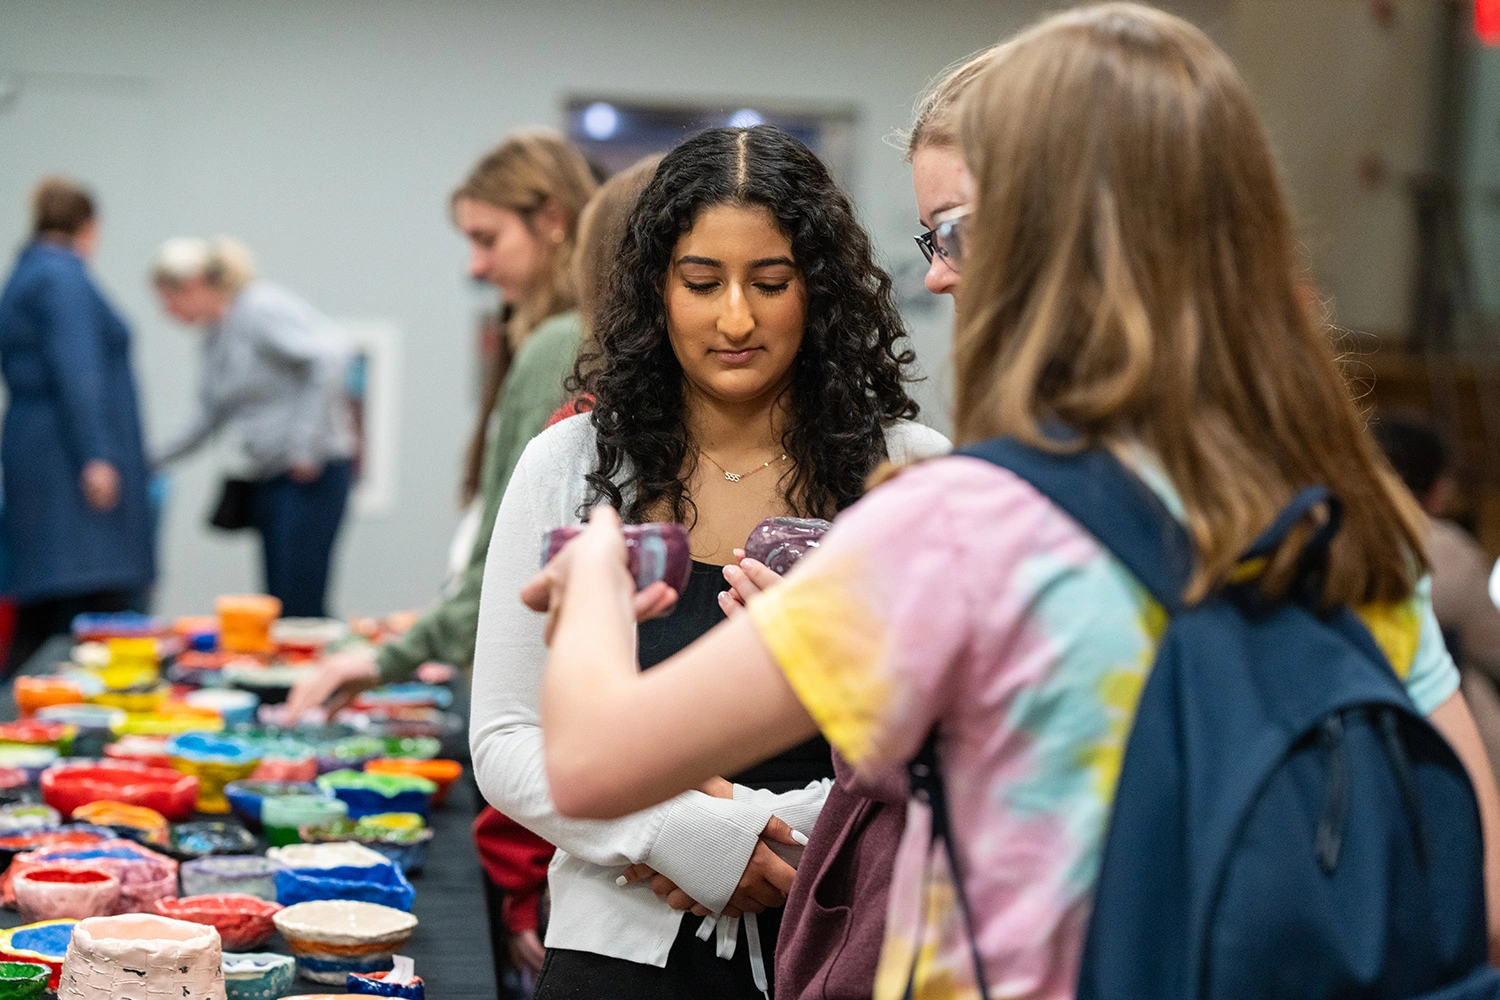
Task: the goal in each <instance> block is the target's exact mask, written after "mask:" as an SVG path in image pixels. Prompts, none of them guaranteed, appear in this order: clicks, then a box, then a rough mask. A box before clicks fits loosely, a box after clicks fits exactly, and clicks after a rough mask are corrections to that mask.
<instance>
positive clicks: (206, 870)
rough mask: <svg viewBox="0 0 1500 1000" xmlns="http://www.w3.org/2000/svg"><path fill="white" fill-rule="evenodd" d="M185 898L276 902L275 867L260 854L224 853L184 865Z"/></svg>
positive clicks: (183, 885)
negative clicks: (221, 897)
mask: <svg viewBox="0 0 1500 1000" xmlns="http://www.w3.org/2000/svg"><path fill="white" fill-rule="evenodd" d="M181 874H182V892H183V894H184V895H186V896H208V895H219V894H224V893H237V894H243V895H247V896H255V897H257V898H259V899H264V900H269V901H270V902H273V903H274V902H275V901H276V864H275V862H273V861H271V860H269V859H267V858H263V857H261V856H260V855H258V854H222V855H213V856H210V857H206V858H198V859H196V860H193V861H184V862H183V863H182V869H181Z"/></svg>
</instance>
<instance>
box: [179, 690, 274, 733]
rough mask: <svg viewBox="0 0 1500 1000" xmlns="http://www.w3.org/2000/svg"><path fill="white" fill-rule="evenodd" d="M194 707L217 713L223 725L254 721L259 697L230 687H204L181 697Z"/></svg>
mask: <svg viewBox="0 0 1500 1000" xmlns="http://www.w3.org/2000/svg"><path fill="white" fill-rule="evenodd" d="M182 700H183V701H185V702H186V703H187V704H189V705H192V706H193V707H194V708H206V709H209V710H211V711H214V712H218V713H219V718H221V719H223V720H224V725H225V726H235V725H239V724H241V723H248V722H254V721H255V710H256V709H257V708H259V707H260V698H259V697H258V696H256V695H254V694H252V693H251V692H249V691H239V690H235V689H232V688H204V689H203V690H201V691H194V692H193V693H192V694H189V695H188V696H187V697H185V698H183V699H182Z"/></svg>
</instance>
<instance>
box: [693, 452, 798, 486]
mask: <svg viewBox="0 0 1500 1000" xmlns="http://www.w3.org/2000/svg"><path fill="white" fill-rule="evenodd" d="M698 454H700V455H702V456H703V457H704V458H706V459H708V460H709V461H710V462H713V464H714V466H715V468H717V469H718V470H719V471H720V472H722V473H724V478H725V479H727V480H729V481H730V482H731V483H737V482H740V481H741V480H743V479H749V478H750V477H751V476H753V475H755V473H757V472H764V471H765V470H767V469H769V468H770V467H771V466H772V465H774V464H776V463H777V462H785V461H786V453H785V452H782V454H781V457H780V458H773V459H771V460H770V461H769V462H766V463H765V464H764V465H762V466H761V467H760V468H758V469H754V470H752V471H750V472H730V471H729V470H728V469H726V468H724V466H722V465H720V464H719V463H718V460H716V459H715V458H714V457H713V456H712V455H710V454H709V453H708V452H706V451H704V450H703V449H702V448H699V449H698Z"/></svg>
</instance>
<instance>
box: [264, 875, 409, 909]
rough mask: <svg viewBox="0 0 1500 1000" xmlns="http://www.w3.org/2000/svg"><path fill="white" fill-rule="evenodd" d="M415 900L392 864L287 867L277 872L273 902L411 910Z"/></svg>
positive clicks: (287, 904) (406, 882)
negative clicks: (322, 902) (353, 902)
mask: <svg viewBox="0 0 1500 1000" xmlns="http://www.w3.org/2000/svg"><path fill="white" fill-rule="evenodd" d="M416 898H417V890H415V889H413V888H412V885H411V883H410V882H408V881H407V880H406V876H405V875H403V874H401V869H400V868H397V867H396V866H395V865H392V864H383V865H370V866H369V867H367V868H354V867H349V866H343V867H339V868H288V869H283V870H281V871H278V872H277V873H276V902H278V903H280V904H281V905H282V906H295V905H296V904H298V903H310V902H312V901H313V900H318V899H352V900H356V901H358V902H362V903H378V904H379V905H381V906H389V907H390V908H391V909H393V910H410V909H411V904H412V901H413V900H415V899H416Z"/></svg>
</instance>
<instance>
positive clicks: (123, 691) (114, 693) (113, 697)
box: [89, 668, 171, 712]
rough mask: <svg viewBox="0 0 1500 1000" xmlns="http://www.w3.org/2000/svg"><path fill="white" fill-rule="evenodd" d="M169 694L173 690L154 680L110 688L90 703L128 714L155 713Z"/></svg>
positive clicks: (97, 695)
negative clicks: (120, 710) (147, 682)
mask: <svg viewBox="0 0 1500 1000" xmlns="http://www.w3.org/2000/svg"><path fill="white" fill-rule="evenodd" d="M111 669H115V668H111ZM169 694H171V689H170V688H169V687H167V685H166V684H163V683H161V682H159V681H157V680H156V679H155V678H153V679H152V681H151V683H149V684H137V685H134V686H131V687H121V688H116V687H110V688H109V690H107V691H104V692H102V693H100V694H96V695H94V696H93V697H92V698H90V699H89V701H91V702H93V703H94V704H95V705H103V706H104V707H106V708H118V709H122V710H123V711H126V712H154V711H156V710H157V709H158V708H160V707H161V706H162V704H163V703H165V702H166V700H167V696H168V695H169Z"/></svg>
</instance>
